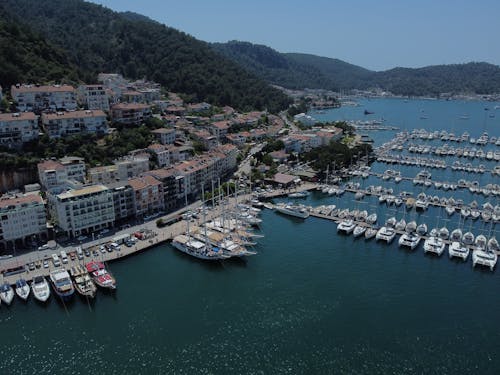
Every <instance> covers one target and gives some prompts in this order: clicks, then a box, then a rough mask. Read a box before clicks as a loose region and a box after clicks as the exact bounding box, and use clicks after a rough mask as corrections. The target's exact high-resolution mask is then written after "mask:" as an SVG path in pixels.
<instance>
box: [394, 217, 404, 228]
mask: <svg viewBox="0 0 500 375" xmlns="http://www.w3.org/2000/svg"><path fill="white" fill-rule="evenodd" d="M394 227H395V228H396V230H404V229H405V228H406V220H405V219H401V220H399V221H398V222H397V223H396V225H395V226H394Z"/></svg>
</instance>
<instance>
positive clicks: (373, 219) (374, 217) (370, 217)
mask: <svg viewBox="0 0 500 375" xmlns="http://www.w3.org/2000/svg"><path fill="white" fill-rule="evenodd" d="M366 222H367V223H368V224H375V223H376V222H377V214H376V213H373V214H371V215H368V217H367V218H366Z"/></svg>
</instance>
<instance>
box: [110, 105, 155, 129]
mask: <svg viewBox="0 0 500 375" xmlns="http://www.w3.org/2000/svg"><path fill="white" fill-rule="evenodd" d="M149 117H151V107H150V106H149V105H147V104H141V103H119V104H115V105H114V106H112V107H111V118H112V119H113V121H114V122H116V123H118V124H124V125H140V124H141V123H142V122H143V121H144V120H146V119H148V118H149Z"/></svg>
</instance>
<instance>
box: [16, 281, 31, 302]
mask: <svg viewBox="0 0 500 375" xmlns="http://www.w3.org/2000/svg"><path fill="white" fill-rule="evenodd" d="M15 290H16V294H17V296H18V297H19V298H21V299H22V300H23V301H26V300H27V299H28V297H29V295H30V287H29V285H28V283H27V282H26V280H24V279H19V280H17V281H16V289H15Z"/></svg>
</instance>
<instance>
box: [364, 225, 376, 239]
mask: <svg viewBox="0 0 500 375" xmlns="http://www.w3.org/2000/svg"><path fill="white" fill-rule="evenodd" d="M377 232H378V229H377V228H371V227H370V228H367V229H366V231H365V240H369V239H371V238H373V237H375V236H376V235H377Z"/></svg>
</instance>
